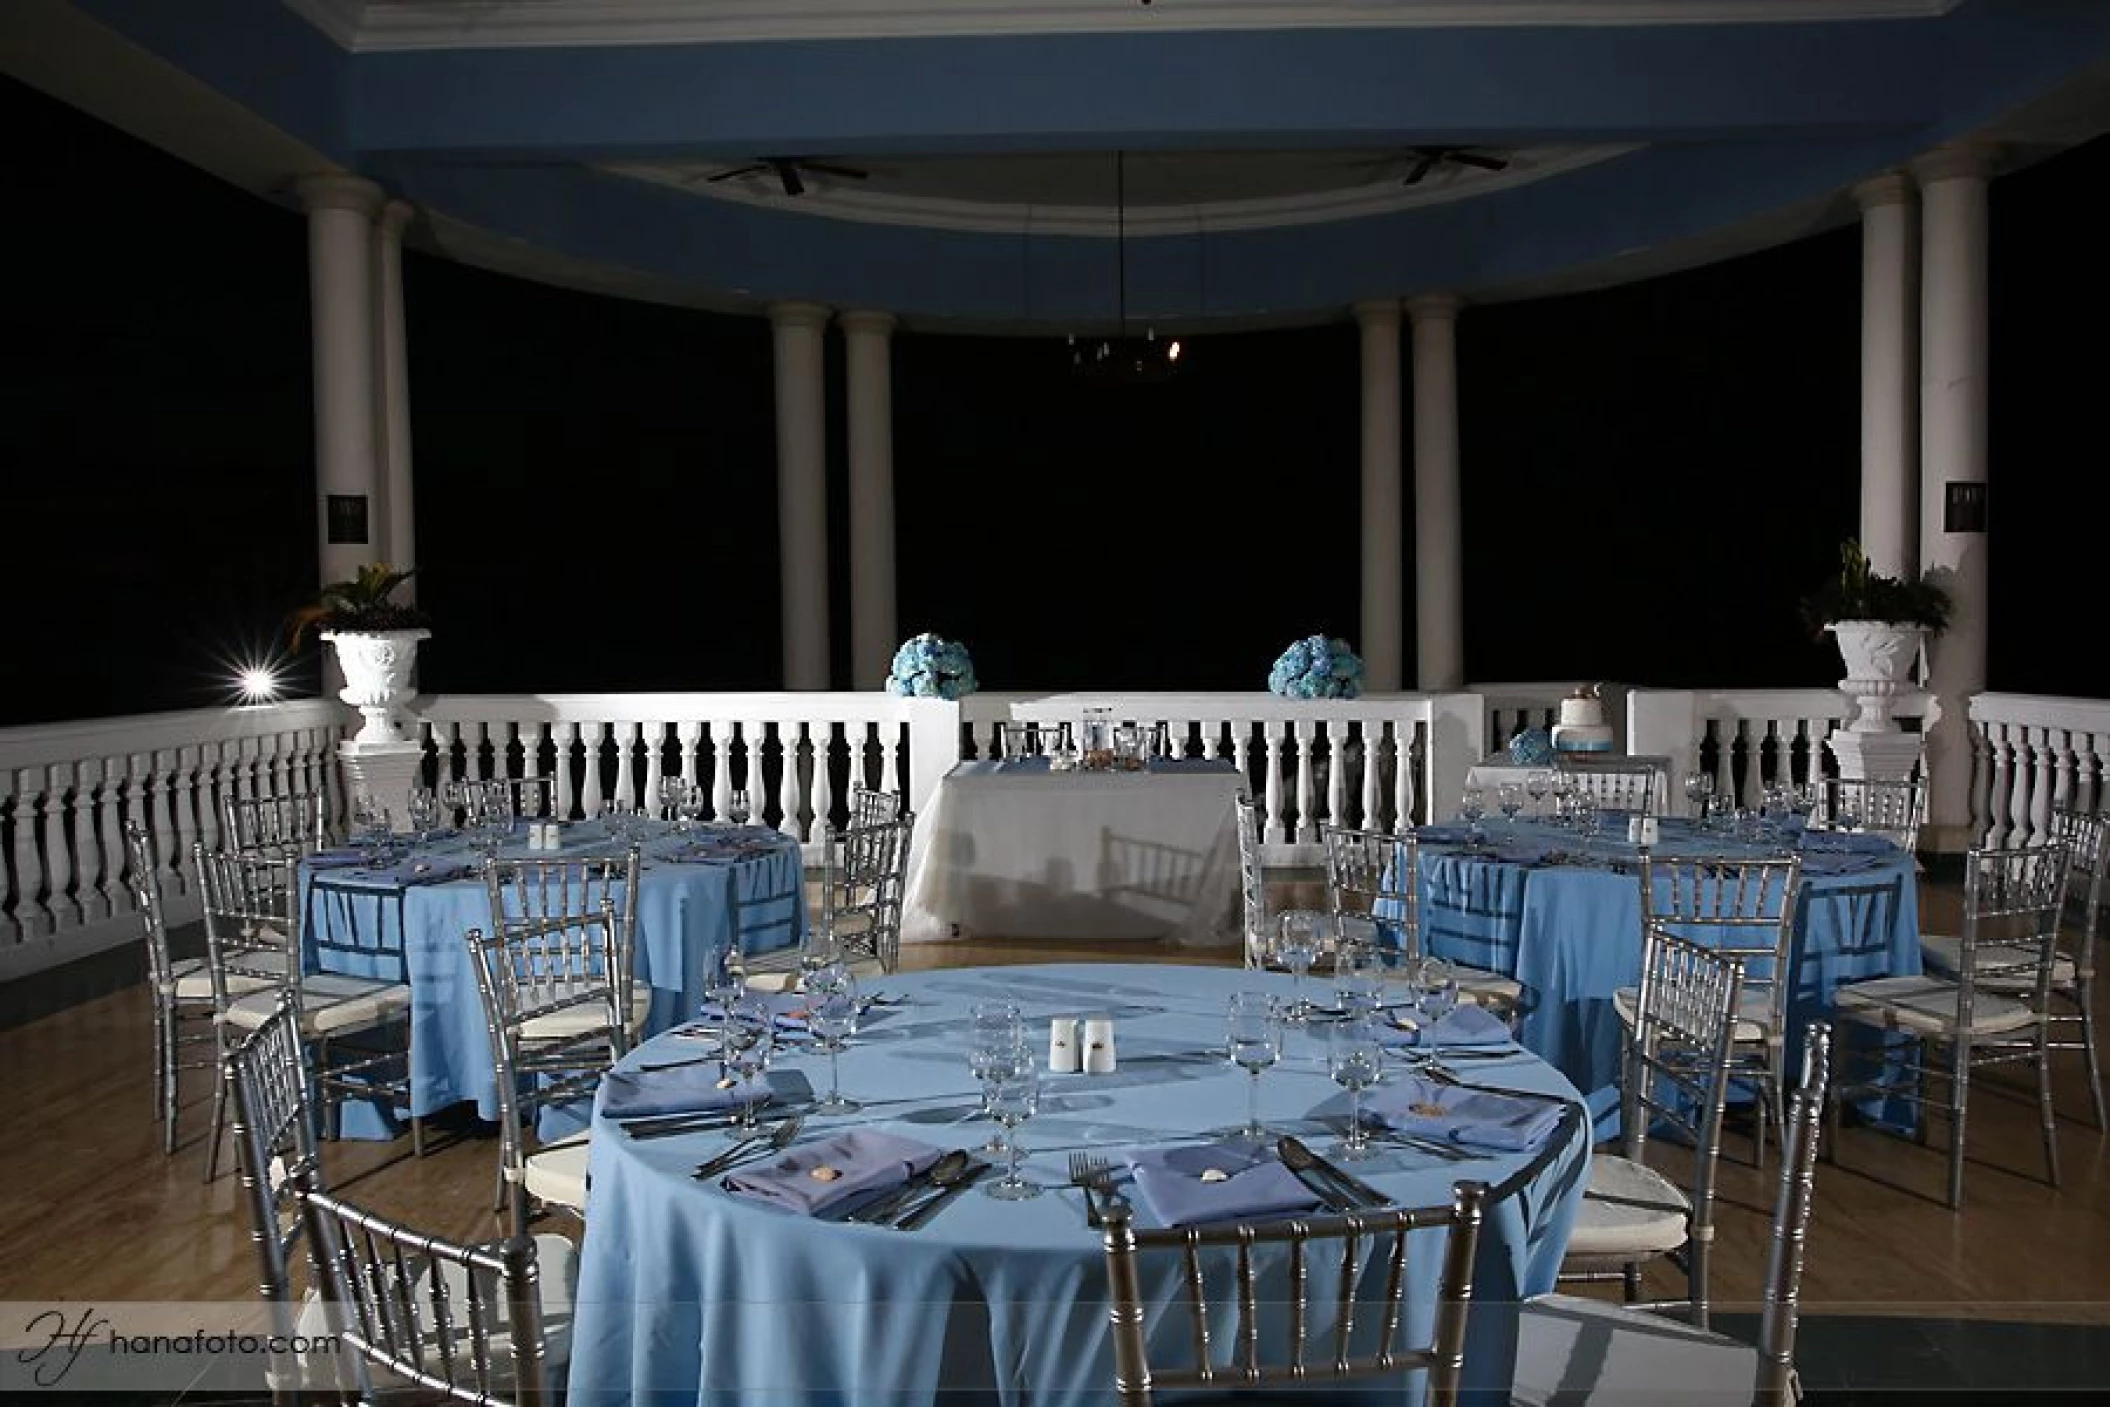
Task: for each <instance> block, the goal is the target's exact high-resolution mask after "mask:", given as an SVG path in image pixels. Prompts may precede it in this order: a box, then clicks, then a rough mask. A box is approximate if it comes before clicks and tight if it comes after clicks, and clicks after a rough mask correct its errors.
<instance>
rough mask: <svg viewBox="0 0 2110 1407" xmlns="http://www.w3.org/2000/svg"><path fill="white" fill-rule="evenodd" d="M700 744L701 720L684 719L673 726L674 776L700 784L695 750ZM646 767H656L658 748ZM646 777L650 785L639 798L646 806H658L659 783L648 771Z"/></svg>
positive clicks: (700, 778) (701, 739) (701, 775)
mask: <svg viewBox="0 0 2110 1407" xmlns="http://www.w3.org/2000/svg"><path fill="white" fill-rule="evenodd" d="M702 743H703V720H702V719H700V718H684V719H682V720H681V721H680V722H679V723H676V724H675V725H674V744H675V746H674V774H675V775H676V776H679V777H687V778H688V779H689V780H690V781H691V782H701V781H702V780H703V773H702V772H701V771H700V770H699V769H698V763H697V758H696V753H697V749H698V748H699V747H701V746H702ZM646 765H647V768H648V769H656V768H657V767H658V765H659V749H658V748H654V749H653V750H652V758H651V761H650V762H648V763H647V764H646ZM646 776H647V780H648V781H649V783H650V784H649V785H648V786H647V788H646V790H645V794H644V796H643V797H642V798H641V800H642V803H643V804H644V805H646V806H657V805H659V782H658V781H657V780H656V778H654V776H653V773H652V771H650V770H648V771H647V774H646Z"/></svg>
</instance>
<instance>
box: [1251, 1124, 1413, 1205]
mask: <svg viewBox="0 0 2110 1407" xmlns="http://www.w3.org/2000/svg"><path fill="white" fill-rule="evenodd" d="M1275 1152H1276V1153H1277V1154H1278V1155H1280V1157H1281V1159H1282V1164H1283V1166H1284V1167H1286V1168H1288V1169H1289V1170H1290V1171H1291V1172H1293V1173H1295V1174H1296V1175H1297V1179H1298V1181H1300V1182H1302V1183H1303V1184H1304V1185H1305V1186H1306V1187H1309V1188H1310V1189H1311V1190H1312V1191H1314V1192H1316V1193H1318V1194H1319V1200H1320V1201H1322V1202H1324V1203H1325V1204H1326V1206H1327V1209H1328V1210H1330V1211H1334V1212H1359V1211H1368V1210H1371V1209H1372V1208H1376V1207H1389V1206H1391V1205H1392V1199H1391V1198H1390V1197H1388V1196H1386V1195H1385V1194H1384V1193H1383V1192H1380V1191H1378V1189H1376V1188H1375V1187H1372V1186H1371V1185H1370V1184H1369V1183H1367V1182H1365V1181H1363V1180H1362V1179H1361V1178H1359V1177H1356V1176H1355V1175H1353V1174H1352V1173H1350V1172H1349V1171H1348V1170H1347V1169H1346V1168H1342V1167H1339V1166H1337V1165H1336V1164H1334V1163H1331V1162H1328V1161H1327V1160H1326V1159H1324V1158H1322V1157H1320V1156H1319V1155H1318V1154H1316V1153H1314V1152H1312V1151H1311V1149H1310V1148H1309V1147H1307V1146H1306V1145H1305V1143H1304V1140H1302V1139H1300V1138H1297V1137H1295V1136H1293V1135H1290V1134H1284V1135H1283V1136H1282V1137H1281V1138H1279V1139H1277V1140H1276V1141H1275Z"/></svg>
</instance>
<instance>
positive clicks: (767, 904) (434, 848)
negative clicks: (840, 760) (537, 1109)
mask: <svg viewBox="0 0 2110 1407" xmlns="http://www.w3.org/2000/svg"><path fill="white" fill-rule="evenodd" d="M711 837H722V838H723V839H724V840H725V841H727V842H728V849H729V850H731V849H732V848H733V847H738V848H740V849H744V850H746V851H747V852H749V853H748V854H746V855H745V856H744V857H736V856H735V855H733V854H730V853H728V854H726V855H725V856H723V857H722V858H714V859H711V860H680V859H676V858H674V857H675V856H678V855H681V854H684V853H690V852H692V850H693V847H691V846H690V844H689V842H691V841H692V840H704V839H707V838H711ZM641 844H642V848H643V851H644V855H643V864H642V867H641V869H640V871H639V874H638V888H639V890H640V893H639V895H638V899H637V947H636V953H635V955H634V967H635V976H636V977H637V980H639V981H640V982H643V983H644V984H646V985H647V986H649V987H650V988H651V989H652V1003H651V1006H650V1009H649V1011H648V1013H647V1016H646V1022H645V1030H646V1032H647V1033H653V1032H658V1031H663V1030H665V1029H667V1028H668V1027H669V1026H672V1025H673V1024H674V1023H675V1022H677V1021H679V1020H681V1019H682V1018H683V1017H685V1016H687V1015H689V1014H691V1013H693V1012H694V1011H695V1010H696V1008H697V1006H698V1005H699V1004H700V1003H701V1002H702V1000H703V994H704V988H705V986H706V980H707V977H708V973H709V969H710V966H711V962H712V959H713V958H714V956H715V955H716V954H718V953H719V952H721V951H723V950H724V948H725V947H726V945H727V944H729V943H731V942H733V941H734V939H735V936H736V935H737V936H738V939H739V941H740V943H741V945H742V947H743V948H745V949H746V950H748V951H750V952H766V951H769V950H771V949H774V948H781V947H787V946H793V945H796V944H797V943H798V942H799V941H800V940H801V938H802V937H803V936H804V934H805V931H806V908H805V902H804V897H803V894H802V891H801V889H800V876H801V867H800V858H799V844H798V842H797V841H796V840H794V839H793V838H791V837H790V836H787V835H781V834H779V833H777V832H775V831H772V830H769V829H767V828H765V827H761V826H746V827H717V828H714V827H700V828H698V829H697V830H696V831H694V832H691V833H689V834H677V833H673V832H671V831H666V830H662V831H660V832H657V833H655V834H653V835H651V836H648V837H646V838H645V839H643V841H642V842H641ZM621 849H622V847H621V846H619V845H618V844H616V843H615V842H614V841H612V840H610V839H609V837H608V835H607V833H606V831H605V830H604V829H603V827H602V826H601V824H600V823H599V822H598V821H583V822H579V823H576V824H574V825H572V826H570V827H568V828H567V829H566V831H565V840H564V845H563V848H562V849H561V850H557V851H548V850H530V849H528V848H527V844H526V837H525V833H524V832H523V833H522V834H521V835H520V836H517V837H516V838H515V839H514V840H512V841H511V842H509V843H507V844H506V845H504V846H503V847H501V848H500V849H499V851H498V854H499V858H501V859H507V860H514V859H517V860H549V859H565V860H586V859H600V858H606V857H609V856H619V855H620V854H621ZM417 861H422V862H424V863H427V864H430V865H435V866H439V867H442V872H452V873H455V874H457V875H458V877H457V878H452V879H448V880H446V881H444V882H437V883H434V882H412V883H405V882H404V880H403V878H402V871H401V868H400V866H401V864H404V863H411V862H417ZM480 863H481V857H480V856H479V855H477V854H476V853H475V852H474V851H473V850H471V849H470V847H469V844H468V842H467V841H465V840H462V839H460V838H455V837H450V838H448V839H446V840H439V841H434V842H431V843H428V844H422V845H417V846H414V847H412V849H411V851H410V853H409V856H408V859H407V860H406V861H403V862H399V865H398V866H397V867H394V868H392V869H387V870H366V869H360V868H357V867H343V868H338V867H329V868H319V867H317V866H316V865H315V864H314V863H313V862H312V861H303V862H302V865H301V889H302V899H301V904H302V919H301V941H302V946H303V949H304V952H305V955H306V961H307V964H308V967H309V969H310V970H311V971H317V970H319V971H324V972H342V973H346V974H349V975H351V976H354V977H375V978H382V979H385V980H388V981H408V982H409V983H410V1000H411V1012H410V1069H411V1112H412V1113H413V1114H416V1115H418V1116H420V1117H423V1116H425V1115H428V1114H432V1113H435V1112H437V1111H438V1110H441V1109H444V1108H446V1107H448V1106H449V1105H452V1104H456V1103H459V1102H461V1101H464V1100H474V1101H475V1102H476V1104H477V1107H478V1112H479V1113H480V1114H481V1115H482V1116H483V1117H484V1118H486V1119H493V1118H496V1117H497V1115H498V1103H497V1086H496V1081H495V1074H494V1070H493V1067H492V1064H491V1043H490V1037H489V1035H488V1034H487V1032H486V1030H485V1026H484V1013H483V1002H482V999H481V998H480V997H479V996H478V994H477V988H476V972H475V968H474V966H473V964H472V962H471V959H470V956H469V949H468V945H467V942H466V941H465V937H464V935H465V934H467V933H468V931H469V930H470V929H472V928H476V929H486V930H488V929H489V928H490V926H491V900H490V894H489V891H488V890H487V889H486V887H485V885H484V881H483V878H482V875H481V873H480V872H479V871H478V869H477V866H478V865H479V864H480ZM545 1132H549V1130H547V1129H546V1130H545ZM343 1133H344V1134H345V1135H346V1136H347V1137H362V1136H364V1137H387V1136H390V1135H391V1134H392V1133H393V1128H392V1126H391V1124H390V1121H388V1120H387V1119H385V1118H381V1117H378V1111H375V1110H372V1109H370V1108H362V1107H361V1106H357V1105H350V1106H347V1108H346V1118H345V1121H344V1128H343Z"/></svg>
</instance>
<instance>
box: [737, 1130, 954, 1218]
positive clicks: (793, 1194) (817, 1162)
mask: <svg viewBox="0 0 2110 1407" xmlns="http://www.w3.org/2000/svg"><path fill="white" fill-rule="evenodd" d="M942 1156H944V1150H943V1149H939V1148H933V1147H932V1146H931V1145H929V1144H928V1143H919V1142H917V1141H916V1140H915V1139H912V1138H902V1137H900V1136H899V1135H897V1134H891V1133H885V1132H882V1131H881V1130H879V1129H870V1128H859V1129H851V1130H849V1131H848V1132H846V1133H839V1134H836V1135H835V1136H834V1137H833V1138H824V1139H822V1140H821V1141H820V1142H818V1143H809V1144H807V1145H806V1146H805V1147H803V1148H792V1149H790V1150H788V1151H786V1152H784V1153H780V1154H778V1155H777V1156H776V1157H774V1158H770V1159H767V1160H765V1161H763V1162H761V1163H757V1164H755V1165H754V1166H752V1167H747V1168H742V1169H740V1170H739V1171H738V1172H733V1173H728V1174H726V1176H725V1178H724V1180H723V1181H722V1182H720V1183H719V1186H721V1187H723V1188H724V1189H725V1190H726V1191H727V1192H730V1193H732V1194H733V1195H734V1196H736V1197H745V1198H748V1199H749V1200H751V1201H756V1202H761V1203H763V1204H765V1205H767V1206H772V1207H777V1208H780V1209H782V1210H784V1211H787V1212H797V1213H800V1214H802V1215H805V1216H819V1215H821V1214H823V1213H825V1212H827V1211H829V1210H830V1209H831V1208H834V1207H837V1206H840V1205H842V1204H843V1203H845V1202H848V1201H849V1200H850V1199H851V1198H853V1197H863V1196H864V1195H866V1194H867V1193H872V1192H878V1191H881V1190H883V1189H885V1188H888V1187H898V1186H900V1185H901V1184H902V1183H904V1182H906V1181H908V1180H909V1179H910V1178H912V1177H914V1176H916V1175H917V1174H919V1173H923V1172H927V1171H929V1169H930V1167H931V1165H932V1164H933V1163H936V1162H937V1161H938V1159H939V1158H940V1157H942Z"/></svg>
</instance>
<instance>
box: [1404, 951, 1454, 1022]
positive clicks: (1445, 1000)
mask: <svg viewBox="0 0 2110 1407" xmlns="http://www.w3.org/2000/svg"><path fill="white" fill-rule="evenodd" d="M1407 995H1408V999H1409V1000H1410V1001H1412V1003H1413V1005H1414V1009H1415V1011H1416V1012H1418V1013H1419V1014H1420V1018H1421V1023H1422V1025H1423V1026H1433V1025H1435V1024H1436V1023H1437V1022H1438V1021H1441V1020H1442V1019H1443V1018H1444V1017H1446V1016H1448V1015H1450V1014H1451V1012H1452V1010H1453V1009H1454V1008H1456V1006H1457V1005H1458V978H1457V974H1455V973H1454V972H1452V971H1451V965H1450V964H1449V963H1447V962H1445V961H1444V960H1443V959H1442V958H1439V957H1430V956H1427V955H1424V956H1422V957H1420V958H1417V959H1415V960H1414V961H1413V962H1410V963H1408V964H1407Z"/></svg>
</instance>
